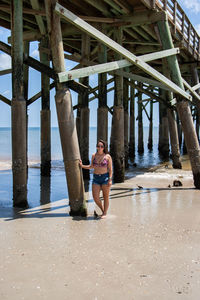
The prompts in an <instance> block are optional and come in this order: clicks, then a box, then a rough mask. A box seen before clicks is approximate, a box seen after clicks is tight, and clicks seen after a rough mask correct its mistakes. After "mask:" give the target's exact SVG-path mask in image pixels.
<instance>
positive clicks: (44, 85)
mask: <svg viewBox="0 0 200 300" xmlns="http://www.w3.org/2000/svg"><path fill="white" fill-rule="evenodd" d="M40 46H41V48H46V49H48V48H49V39H48V37H43V38H42V40H41V42H40ZM40 61H41V63H43V64H45V65H47V66H48V67H49V65H50V64H49V58H48V54H46V53H45V52H43V51H40ZM41 91H42V95H41V96H42V97H41V112H40V126H41V137H40V147H41V150H40V151H41V175H42V176H50V172H51V112H50V80H49V77H48V76H47V75H45V74H44V73H41Z"/></svg>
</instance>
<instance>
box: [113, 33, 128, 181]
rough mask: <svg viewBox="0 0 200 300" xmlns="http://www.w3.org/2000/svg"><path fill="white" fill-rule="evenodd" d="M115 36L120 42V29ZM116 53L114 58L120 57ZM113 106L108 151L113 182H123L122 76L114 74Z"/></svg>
mask: <svg viewBox="0 0 200 300" xmlns="http://www.w3.org/2000/svg"><path fill="white" fill-rule="evenodd" d="M115 38H116V40H117V42H118V43H119V44H120V43H121V42H122V29H121V28H119V29H118V31H115ZM120 58H121V57H119V56H118V55H116V59H120ZM114 79H115V91H114V107H113V119H112V132H111V140H110V152H111V155H112V158H113V178H114V182H124V173H125V162H124V108H123V76H118V75H115V76H114Z"/></svg>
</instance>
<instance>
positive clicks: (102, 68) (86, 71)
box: [58, 48, 179, 86]
mask: <svg viewBox="0 0 200 300" xmlns="http://www.w3.org/2000/svg"><path fill="white" fill-rule="evenodd" d="M177 53H179V48H173V49H169V50H165V51H159V52H157V53H156V52H155V53H150V54H146V55H141V56H138V57H139V58H140V59H142V60H143V61H152V60H156V59H159V58H163V57H166V56H169V55H175V54H177ZM128 66H132V63H131V62H129V61H128V60H127V59H122V60H118V61H115V62H109V63H104V64H99V65H96V66H90V67H85V68H81V69H76V70H73V71H72V70H70V71H68V72H62V73H59V74H58V80H59V82H66V81H68V80H72V79H77V78H82V77H86V76H89V75H92V74H100V73H105V72H110V71H113V70H117V69H120V68H125V67H128ZM162 86H163V85H162Z"/></svg>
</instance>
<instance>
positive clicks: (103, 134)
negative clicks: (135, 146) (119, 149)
mask: <svg viewBox="0 0 200 300" xmlns="http://www.w3.org/2000/svg"><path fill="white" fill-rule="evenodd" d="M98 60H99V63H106V62H107V51H106V46H105V45H103V44H102V43H99V45H98ZM98 85H99V92H98V100H99V107H98V109H97V141H98V140H99V139H102V140H104V141H106V142H108V108H107V73H101V74H98Z"/></svg>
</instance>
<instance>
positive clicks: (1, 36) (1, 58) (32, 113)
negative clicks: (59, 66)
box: [0, 0, 200, 127]
mask: <svg viewBox="0 0 200 300" xmlns="http://www.w3.org/2000/svg"><path fill="white" fill-rule="evenodd" d="M178 2H179V4H180V5H181V7H182V8H183V10H184V11H185V13H186V14H187V16H188V17H189V19H190V21H191V23H192V24H193V26H194V27H195V29H196V30H197V32H198V33H199V34H200V0H179V1H178ZM9 36H10V31H9V30H7V29H4V28H2V27H0V41H3V42H5V43H8V42H7V39H8V37H9ZM30 56H32V57H33V58H35V59H39V52H38V42H31V43H30ZM65 65H66V70H70V69H71V68H73V67H74V66H75V65H76V63H74V62H72V61H69V60H65ZM9 68H11V59H10V56H8V55H7V54H5V53H3V52H1V51H0V70H4V69H9ZM0 79H1V80H0V94H2V95H3V96H5V97H6V98H8V99H10V100H11V99H12V87H11V74H9V75H3V76H1V77H0ZM89 84H90V86H91V87H95V86H96V85H97V75H92V76H90V82H89ZM40 90H41V79H40V74H39V72H37V71H35V70H34V69H32V68H29V94H28V98H31V97H32V96H33V95H35V94H36V93H38V92H39V91H40ZM71 93H72V101H73V105H75V104H77V98H78V95H77V93H75V92H73V91H71ZM54 96H55V89H53V90H52V91H51V93H50V107H51V126H52V127H57V126H58V123H57V116H56V108H55V100H54ZM112 105H113V92H110V93H109V94H108V106H112ZM97 106H98V100H97V99H96V100H94V101H92V102H90V105H89V107H90V112H91V113H90V126H96V122H97V117H96V111H97ZM154 107H155V111H154V118H153V119H154V120H153V121H154V126H157V125H158V106H155V105H154ZM40 109H41V100H40V99H38V100H36V101H35V102H34V103H33V104H31V105H30V106H29V108H28V124H29V126H30V127H38V126H40ZM74 114H75V117H76V112H75V113H74ZM136 116H137V113H136ZM143 119H144V120H143V121H144V126H148V119H147V117H146V116H145V114H144V115H143ZM10 126H11V109H10V106H8V105H7V104H5V103H3V102H2V101H0V127H10ZM109 126H111V115H110V114H109Z"/></svg>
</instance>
